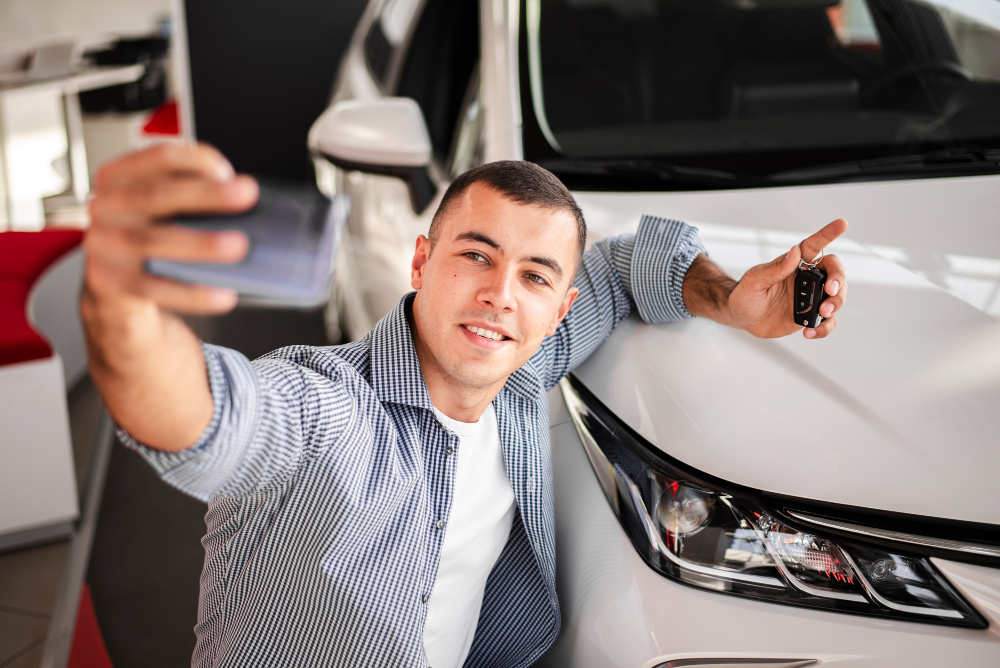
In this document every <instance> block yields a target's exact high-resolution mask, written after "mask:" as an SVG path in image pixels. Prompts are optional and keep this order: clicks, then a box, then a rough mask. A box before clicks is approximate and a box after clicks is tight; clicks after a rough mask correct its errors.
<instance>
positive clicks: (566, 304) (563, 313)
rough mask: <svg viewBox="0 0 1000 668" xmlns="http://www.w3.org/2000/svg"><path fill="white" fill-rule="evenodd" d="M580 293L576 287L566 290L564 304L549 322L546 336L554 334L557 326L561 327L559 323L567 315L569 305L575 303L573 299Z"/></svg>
mask: <svg viewBox="0 0 1000 668" xmlns="http://www.w3.org/2000/svg"><path fill="white" fill-rule="evenodd" d="M578 294H580V291H579V290H577V289H576V288H570V289H569V291H568V292H566V296H565V297H563V301H562V304H560V305H559V311H558V312H557V313H556V317H555V318H554V319H553V320H552V322H551V323H550V324H549V328H548V329H546V330H545V336H552V335H553V334H555V333H556V328H558V327H559V323H561V322H562V321H563V318H565V317H566V314H567V313H569V307H570V306H572V305H573V300H575V299H576V296H577V295H578Z"/></svg>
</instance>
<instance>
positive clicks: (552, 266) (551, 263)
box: [525, 257, 563, 278]
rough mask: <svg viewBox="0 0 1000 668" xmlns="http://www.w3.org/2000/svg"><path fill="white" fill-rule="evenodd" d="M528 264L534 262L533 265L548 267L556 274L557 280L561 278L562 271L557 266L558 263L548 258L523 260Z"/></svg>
mask: <svg viewBox="0 0 1000 668" xmlns="http://www.w3.org/2000/svg"><path fill="white" fill-rule="evenodd" d="M525 259H526V260H527V261H528V262H534V263H535V264H540V265H542V266H545V267H548V268H549V269H551V270H552V271H554V272H556V274H558V276H559V278H562V275H563V270H562V267H560V266H559V263H558V262H556V261H555V260H553V259H552V258H549V257H528V258H525Z"/></svg>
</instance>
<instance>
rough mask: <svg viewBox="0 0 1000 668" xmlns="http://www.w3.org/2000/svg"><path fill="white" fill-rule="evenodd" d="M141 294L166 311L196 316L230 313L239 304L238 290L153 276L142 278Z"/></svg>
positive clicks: (139, 289)
mask: <svg viewBox="0 0 1000 668" xmlns="http://www.w3.org/2000/svg"><path fill="white" fill-rule="evenodd" d="M137 292H138V293H139V294H140V295H141V296H143V297H146V298H147V299H151V300H152V301H154V302H156V303H157V304H158V305H159V306H160V308H162V309H164V310H167V311H173V312H174V313H187V314H192V315H194V314H199V315H211V314H219V313H228V312H229V311H231V310H233V308H234V307H235V306H236V302H237V301H238V295H237V294H236V292H235V291H234V290H227V289H224V288H213V287H209V286H207V285H189V284H187V283H180V282H178V281H171V280H169V279H166V278H158V277H156V276H149V275H144V276H142V278H141V279H140V281H139V285H138V289H137Z"/></svg>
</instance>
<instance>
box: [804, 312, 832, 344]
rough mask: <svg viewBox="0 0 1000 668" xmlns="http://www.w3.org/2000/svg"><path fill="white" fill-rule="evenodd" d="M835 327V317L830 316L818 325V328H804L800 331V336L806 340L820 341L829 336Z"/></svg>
mask: <svg viewBox="0 0 1000 668" xmlns="http://www.w3.org/2000/svg"><path fill="white" fill-rule="evenodd" d="M836 326H837V316H835V315H834V316H830V317H829V318H827V319H826V320H824V321H823V322H821V323H820V324H819V327H816V328H815V329H811V328H809V327H806V328H804V329H803V330H802V335H803V336H804V337H806V338H807V339H822V338H825V337H827V336H829V335H830V332H832V331H833V328H834V327H836Z"/></svg>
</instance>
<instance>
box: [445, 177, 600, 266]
mask: <svg viewBox="0 0 1000 668" xmlns="http://www.w3.org/2000/svg"><path fill="white" fill-rule="evenodd" d="M473 183H482V184H483V185H485V186H487V187H489V188H491V189H493V190H496V191H497V192H499V193H500V194H501V195H503V196H504V197H505V198H507V199H509V200H512V201H514V202H518V203H520V204H532V205H535V206H540V207H544V208H546V209H562V210H565V211H569V212H570V213H572V214H573V217H574V218H576V230H577V237H578V238H577V242H578V246H577V258H576V259H577V262H579V260H580V258H581V257H582V256H583V249H584V247H585V246H586V244H587V223H586V221H584V219H583V211H581V210H580V206H579V205H578V204H577V203H576V200H575V199H574V198H573V194H572V193H571V192H570V191H569V189H568V188H567V187H566V186H565V185H563V182H562V181H560V180H559V177H557V176H556V175H555V174H553V173H552V172H550V171H549V170H547V169H545V168H544V167H539V166H538V165H536V164H535V163H533V162H526V161H524V160H498V161H496V162H488V163H486V164H485V165H480V166H479V167H475V168H473V169H470V170H469V171H467V172H465V173H464V174H462V175H460V176H459V177H458V178H456V179H455V180H454V181H452V182H451V185H450V186H448V190H446V191H445V193H444V197H443V198H442V199H441V204H440V205H439V206H438V208H437V211H436V212H435V213H434V219H433V220H432V221H431V229H430V231H429V232H428V233H427V237H428V238H429V239H430V241H431V248H433V247H434V244H435V243H437V238H438V236H440V233H441V220H442V219H443V218H444V216H445V214H446V213H447V212H448V209H449V208H450V207H451V204H452V203H453V202H454V201H455V200H456V199H458V198H459V197H461V196H462V194H463V193H464V192H465V191H466V190H468V189H469V186H471V185H472V184H473Z"/></svg>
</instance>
